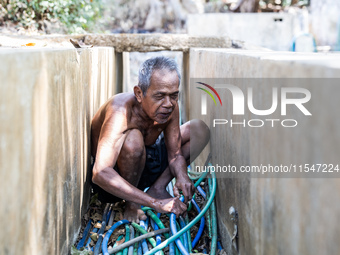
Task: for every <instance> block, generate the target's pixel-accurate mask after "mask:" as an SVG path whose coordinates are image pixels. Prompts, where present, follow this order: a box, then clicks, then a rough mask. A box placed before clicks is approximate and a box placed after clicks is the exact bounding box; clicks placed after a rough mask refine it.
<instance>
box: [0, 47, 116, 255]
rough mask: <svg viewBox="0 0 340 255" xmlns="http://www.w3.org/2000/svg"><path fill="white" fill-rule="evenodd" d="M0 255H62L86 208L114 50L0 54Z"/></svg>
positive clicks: (112, 76) (111, 77) (112, 85)
mask: <svg viewBox="0 0 340 255" xmlns="http://www.w3.org/2000/svg"><path fill="white" fill-rule="evenodd" d="M0 62H1V63H2V65H1V67H0V81H1V83H0V94H1V97H2V99H1V100H0V177H1V180H2V185H1V203H2V204H1V206H0V222H1V226H2V227H3V231H1V232H0V243H1V246H0V254H37V255H39V254H44V255H45V254H58V255H59V254H67V253H68V251H69V248H70V245H71V244H72V243H73V242H74V241H75V238H76V235H77V234H78V231H79V228H80V224H81V215H82V213H84V210H85V209H86V208H87V202H88V198H89V187H88V186H86V185H85V183H86V178H87V170H88V168H89V165H90V162H89V160H90V157H89V145H90V144H89V142H90V141H89V137H90V121H91V118H92V116H93V114H94V113H95V111H96V110H97V109H98V107H99V106H100V105H101V104H102V103H103V102H105V101H106V99H107V98H108V97H110V96H112V95H113V94H114V93H116V88H115V83H114V80H115V69H114V68H115V53H114V49H113V48H93V49H84V50H82V49H81V50H75V49H72V48H70V49H59V50H56V49H54V50H51V49H50V50H47V49H41V48H40V49H34V50H31V49H22V50H12V49H0Z"/></svg>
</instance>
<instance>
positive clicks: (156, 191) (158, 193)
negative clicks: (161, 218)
mask: <svg viewBox="0 0 340 255" xmlns="http://www.w3.org/2000/svg"><path fill="white" fill-rule="evenodd" d="M146 193H147V194H148V195H149V196H152V197H153V198H157V199H167V198H171V197H172V196H170V194H169V193H168V192H167V191H166V189H165V187H163V188H155V187H154V186H151V187H150V188H149V189H148V191H147V192H146Z"/></svg>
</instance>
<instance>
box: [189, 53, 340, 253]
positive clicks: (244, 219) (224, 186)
mask: <svg viewBox="0 0 340 255" xmlns="http://www.w3.org/2000/svg"><path fill="white" fill-rule="evenodd" d="M185 59H186V61H187V62H186V63H187V66H189V75H188V76H189V77H190V78H201V79H204V78H227V77H229V78H235V77H237V78H289V77H291V78H293V77H294V78H323V79H321V81H322V80H324V79H326V78H340V61H339V60H340V55H339V54H295V53H278V52H267V53H264V52H250V51H237V50H219V49H191V51H190V53H189V54H187V55H186V56H185ZM188 62H189V64H188ZM315 80H316V79H315ZM194 85H195V86H196V85H197V84H190V86H194ZM333 85H334V86H333V87H331V88H330V87H326V86H325V85H324V84H323V83H322V82H320V83H318V84H315V83H314V84H312V83H311V84H310V86H309V87H308V89H309V90H310V92H311V94H312V98H313V100H311V102H309V104H308V108H309V109H310V110H311V111H312V113H313V116H312V117H311V118H310V119H309V120H308V121H307V122H306V123H308V124H312V125H307V124H306V123H304V122H301V125H302V126H300V128H297V129H292V130H289V131H287V130H285V129H282V128H280V127H274V128H269V129H268V128H265V129H261V128H257V129H256V128H255V129H242V128H240V127H239V126H236V127H233V128H228V129H227V128H224V129H222V128H216V129H214V128H213V126H212V119H214V118H216V116H221V114H223V115H224V116H226V118H231V116H232V99H231V97H230V93H226V92H225V91H219V93H220V95H221V99H222V102H223V107H218V106H214V103H213V102H212V100H210V101H209V97H208V114H207V115H205V116H202V115H201V105H200V104H201V101H200V100H201V94H200V93H201V91H200V90H197V89H190V95H189V96H188V97H187V99H188V100H190V109H188V112H189V113H188V114H189V118H190V119H191V118H201V119H203V120H204V121H205V122H206V123H207V124H208V125H209V126H210V129H211V141H210V144H209V147H208V148H207V149H206V150H205V152H204V153H203V154H202V155H201V157H200V158H199V159H198V160H197V161H196V164H197V165H202V164H203V162H204V160H205V159H206V156H207V154H208V153H209V151H211V152H212V156H213V157H212V163H213V165H214V164H216V163H219V164H224V165H228V164H231V165H235V166H237V167H240V166H241V165H257V164H260V163H262V162H269V163H272V164H274V165H275V164H277V162H286V163H289V162H290V163H294V162H301V163H302V162H303V163H309V164H312V163H329V162H330V161H332V162H335V163H340V162H339V160H338V154H339V151H340V134H339V130H340V116H339V110H338V109H339V100H338V96H339V94H340V86H339V83H337V84H336V83H335V84H333ZM242 89H244V88H242ZM188 90H189V89H187V91H188ZM267 94H268V93H267V92H266V87H261V86H259V87H257V93H256V95H255V94H254V101H256V102H257V103H258V105H257V106H258V108H259V109H268V104H267V105H266V103H265V102H266V100H265V98H267V96H268V95H267ZM246 117H247V118H249V117H251V115H249V114H248V115H246ZM265 176H266V175H265ZM217 177H218V180H217V181H218V188H217V200H216V204H217V212H218V222H219V231H220V237H221V241H222V243H223V245H224V248H225V249H226V250H227V252H228V253H230V254H268V255H269V254H270V255H272V254H289V255H291V254H308V255H311V254H315V255H316V254H339V251H340V243H339V238H338V237H339V236H340V227H339V223H338V218H339V216H340V203H339V196H338V194H339V192H340V179H338V178H303V177H304V175H300V176H299V175H297V176H295V177H301V178H250V176H249V175H248V177H244V178H225V175H223V173H222V174H218V175H217ZM324 177H327V176H324ZM231 206H234V207H235V208H236V210H237V211H238V216H239V222H238V223H239V232H238V239H237V242H236V243H235V242H232V241H231V236H232V233H233V230H234V226H233V223H232V221H231V219H230V218H231V217H230V215H229V212H228V210H229V208H230V207H231Z"/></svg>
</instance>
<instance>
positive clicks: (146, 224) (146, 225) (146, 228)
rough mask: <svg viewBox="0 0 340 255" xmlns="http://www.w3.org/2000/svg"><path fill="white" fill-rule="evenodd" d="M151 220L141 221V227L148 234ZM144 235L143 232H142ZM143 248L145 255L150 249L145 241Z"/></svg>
mask: <svg viewBox="0 0 340 255" xmlns="http://www.w3.org/2000/svg"><path fill="white" fill-rule="evenodd" d="M148 219H149V218H147V219H146V220H145V221H144V220H141V221H140V223H139V225H140V226H141V227H142V228H143V229H144V230H145V231H146V232H147V230H148V225H149V221H148ZM142 233H143V232H142ZM142 248H143V254H144V253H147V252H148V251H149V247H148V244H147V243H146V241H145V240H143V241H142Z"/></svg>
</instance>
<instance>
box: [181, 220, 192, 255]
mask: <svg viewBox="0 0 340 255" xmlns="http://www.w3.org/2000/svg"><path fill="white" fill-rule="evenodd" d="M179 224H180V226H181V229H182V228H184V227H185V226H186V224H185V222H184V219H183V217H182V216H179ZM188 232H190V229H189V230H188V231H187V232H186V233H184V235H183V244H184V247H185V249H186V250H187V251H188V252H189V253H190V252H191V251H190V250H189V241H188Z"/></svg>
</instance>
